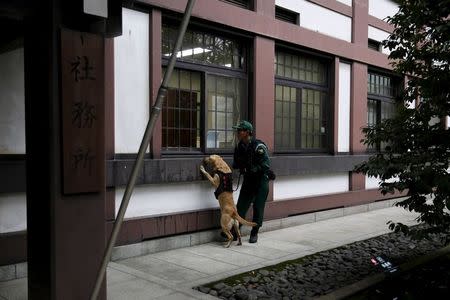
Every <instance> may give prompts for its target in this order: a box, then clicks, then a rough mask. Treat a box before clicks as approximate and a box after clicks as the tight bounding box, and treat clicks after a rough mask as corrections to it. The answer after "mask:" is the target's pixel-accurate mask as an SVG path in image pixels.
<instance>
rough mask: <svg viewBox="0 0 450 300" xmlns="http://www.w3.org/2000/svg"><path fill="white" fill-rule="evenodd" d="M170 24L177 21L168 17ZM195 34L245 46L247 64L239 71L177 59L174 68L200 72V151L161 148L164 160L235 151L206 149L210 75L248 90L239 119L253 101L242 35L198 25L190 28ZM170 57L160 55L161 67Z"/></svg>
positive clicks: (241, 101) (246, 115)
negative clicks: (228, 79)
mask: <svg viewBox="0 0 450 300" xmlns="http://www.w3.org/2000/svg"><path fill="white" fill-rule="evenodd" d="M164 25H169V26H173V25H174V21H173V20H171V19H170V18H168V20H167V22H164V21H163V26H164ZM191 29H192V30H194V31H200V32H207V33H209V34H211V35H218V36H219V37H222V38H230V39H233V40H234V41H236V42H239V43H240V44H241V46H242V47H243V50H242V56H243V57H244V64H243V67H242V69H236V68H228V67H224V66H219V65H213V64H203V63H200V62H194V61H187V60H179V59H177V60H176V62H175V66H174V68H176V69H179V70H185V71H190V72H199V73H200V80H201V82H200V89H201V95H200V100H201V107H200V124H201V126H200V138H201V140H200V148H199V150H197V149H195V150H194V149H191V150H179V151H177V150H165V149H164V147H163V145H161V156H162V157H185V156H195V155H197V156H203V155H205V154H212V153H218V154H225V155H227V154H232V153H233V149H221V148H207V142H206V140H207V128H206V127H207V113H208V111H207V110H208V109H207V105H208V103H207V101H206V100H207V99H206V97H207V91H206V81H207V77H208V75H214V76H221V77H231V78H236V79H239V80H243V81H244V82H243V86H244V87H245V91H243V92H244V95H242V96H241V100H240V103H239V105H240V117H241V118H242V119H247V118H248V116H249V109H250V101H249V99H248V96H249V94H250V91H249V88H250V74H249V72H248V70H249V60H250V57H249V52H250V43H249V41H248V40H247V39H245V38H244V37H243V36H240V35H237V36H230V34H227V33H225V34H222V33H221V32H220V33H217V31H215V30H214V31H210V30H209V28H207V30H205V29H203V30H202V28H201V27H199V26H195V25H194V26H192V28H191ZM162 38H163V37H162V36H161V43H162ZM169 60H170V57H166V56H163V53H161V68H164V67H167V66H168V64H169Z"/></svg>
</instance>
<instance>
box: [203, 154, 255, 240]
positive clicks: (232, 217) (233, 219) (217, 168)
mask: <svg viewBox="0 0 450 300" xmlns="http://www.w3.org/2000/svg"><path fill="white" fill-rule="evenodd" d="M204 163H206V164H207V165H208V166H210V167H211V168H212V169H213V171H214V173H215V174H214V178H213V177H211V175H209V173H208V172H207V171H206V170H205V168H204V167H203V165H201V166H200V171H201V172H202V173H203V174H204V175H205V176H206V178H208V180H209V181H210V182H211V184H212V185H213V186H214V187H216V188H219V186H221V187H223V186H224V183H223V180H227V179H226V178H230V177H231V174H232V171H231V169H230V167H229V166H228V165H227V163H226V162H225V161H224V160H223V159H222V157H220V156H219V155H211V156H209V157H206V158H205V159H204ZM219 174H220V175H219ZM221 180H222V183H221ZM225 185H227V186H228V187H231V191H230V189H229V188H228V190H227V189H225V190H223V191H222V188H221V189H218V190H216V192H220V193H219V194H218V193H216V197H217V199H218V200H219V204H220V212H221V217H220V225H221V227H222V230H223V232H224V233H225V234H226V235H227V237H228V240H227V243H226V244H225V247H227V248H228V247H230V245H231V243H232V241H233V235H232V234H231V232H230V230H231V228H232V226H234V230H235V231H236V234H237V236H238V245H242V241H241V233H240V231H239V222H240V223H241V224H244V225H247V226H252V227H253V226H256V225H257V224H256V223H253V222H249V221H247V220H245V219H244V218H242V217H241V216H239V215H238V212H237V209H236V205H234V201H233V191H232V185H231V180H230V182H229V183H228V184H225Z"/></svg>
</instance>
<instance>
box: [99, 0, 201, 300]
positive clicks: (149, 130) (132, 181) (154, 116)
mask: <svg viewBox="0 0 450 300" xmlns="http://www.w3.org/2000/svg"><path fill="white" fill-rule="evenodd" d="M194 3H195V0H188V2H187V5H186V9H185V11H184V16H183V19H182V21H181V25H180V29H179V31H178V36H177V40H176V43H175V47H174V49H173V51H172V55H171V57H170V61H169V65H168V67H167V70H166V73H165V74H164V78H163V81H162V83H161V86H160V87H159V90H158V96H157V97H156V102H155V105H154V106H153V107H152V112H151V115H150V118H149V120H148V123H147V127H146V128H145V133H144V136H143V138H142V141H141V145H140V147H139V152H138V155H137V157H136V160H135V162H134V165H133V169H132V171H131V175H130V178H129V180H128V183H127V187H126V189H125V193H124V194H123V198H122V202H121V204H120V209H119V212H118V214H117V218H116V222H115V223H114V227H113V230H112V233H111V237H110V239H109V241H108V244H107V247H106V249H105V253H104V255H103V260H102V264H101V266H100V269H99V271H98V274H97V280H96V282H95V287H94V290H93V291H92V294H91V298H90V299H91V300H97V297H98V293H99V291H100V287H101V284H102V282H103V279H104V278H105V272H106V267H107V266H108V262H109V260H110V259H111V253H112V248H113V246H114V245H115V243H116V240H117V236H118V234H119V231H120V227H121V226H122V222H123V218H124V216H125V212H126V210H127V207H128V203H129V202H130V197H131V194H132V193H133V189H134V186H135V185H136V179H137V175H138V173H139V171H140V170H141V168H142V163H143V161H144V154H145V150H146V149H147V147H148V144H149V142H150V139H151V138H152V135H153V128H154V127H155V123H156V121H157V120H158V117H159V114H160V112H161V107H162V104H163V102H164V98H165V96H166V93H167V83H168V82H169V80H170V76H171V75H172V71H173V68H174V66H175V60H176V57H177V55H176V54H177V53H178V51H179V50H180V47H181V43H182V41H183V37H184V33H185V32H186V28H187V25H188V23H189V19H190V17H191V13H192V8H193V7H194Z"/></svg>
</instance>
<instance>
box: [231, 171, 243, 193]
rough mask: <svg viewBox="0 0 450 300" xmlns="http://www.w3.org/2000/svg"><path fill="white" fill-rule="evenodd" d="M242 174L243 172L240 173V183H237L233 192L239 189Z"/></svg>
mask: <svg viewBox="0 0 450 300" xmlns="http://www.w3.org/2000/svg"><path fill="white" fill-rule="evenodd" d="M241 176H242V174H241V173H239V177H238V183H237V185H236V189H235V190H233V192H236V191H237V190H238V189H239V183H240V181H241Z"/></svg>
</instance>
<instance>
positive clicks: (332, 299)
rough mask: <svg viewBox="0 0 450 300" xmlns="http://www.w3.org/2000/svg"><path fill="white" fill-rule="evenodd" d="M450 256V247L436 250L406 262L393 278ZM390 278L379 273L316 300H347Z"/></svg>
mask: <svg viewBox="0 0 450 300" xmlns="http://www.w3.org/2000/svg"><path fill="white" fill-rule="evenodd" d="M447 254H450V245H448V246H446V247H444V248H441V249H439V250H436V251H435V252H433V253H430V254H428V255H424V256H421V257H418V258H416V259H414V260H411V261H408V262H405V263H403V264H401V265H400V266H399V268H398V269H399V271H398V272H396V273H395V275H393V276H399V275H400V274H404V273H405V272H407V271H410V270H412V269H414V268H416V267H418V266H420V265H423V264H426V263H428V262H430V261H432V260H435V259H437V258H439V257H441V256H444V255H447ZM387 277H388V275H387V274H386V273H378V274H375V275H372V276H369V277H366V278H364V279H362V280H360V281H358V282H355V283H352V284H350V285H347V286H344V287H342V288H340V289H337V290H335V291H333V292H331V293H329V294H326V295H323V296H320V297H317V298H314V299H315V300H338V299H345V298H347V297H349V296H352V295H354V294H356V293H358V292H361V291H363V290H365V289H367V288H369V287H371V286H374V285H376V284H378V283H380V282H382V281H383V280H385V279H386V278H387Z"/></svg>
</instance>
